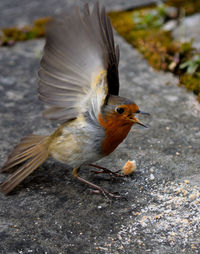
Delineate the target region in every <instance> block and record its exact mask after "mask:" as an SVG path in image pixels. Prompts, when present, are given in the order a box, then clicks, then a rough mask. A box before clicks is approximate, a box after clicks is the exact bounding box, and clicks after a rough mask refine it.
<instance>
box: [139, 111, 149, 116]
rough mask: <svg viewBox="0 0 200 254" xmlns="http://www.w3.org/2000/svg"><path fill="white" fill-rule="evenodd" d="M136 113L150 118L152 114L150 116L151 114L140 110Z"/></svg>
mask: <svg viewBox="0 0 200 254" xmlns="http://www.w3.org/2000/svg"><path fill="white" fill-rule="evenodd" d="M136 113H137V114H142V115H147V116H150V114H149V113H147V112H144V111H141V110H138V111H137V112H136Z"/></svg>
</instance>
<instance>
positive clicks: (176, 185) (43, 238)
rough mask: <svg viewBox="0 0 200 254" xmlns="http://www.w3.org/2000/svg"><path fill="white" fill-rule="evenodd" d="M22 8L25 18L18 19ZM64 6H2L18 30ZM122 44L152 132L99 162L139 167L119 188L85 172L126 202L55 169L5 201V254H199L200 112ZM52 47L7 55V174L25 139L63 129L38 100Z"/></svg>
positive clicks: (38, 174) (3, 120) (127, 84)
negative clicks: (39, 76) (42, 58)
mask: <svg viewBox="0 0 200 254" xmlns="http://www.w3.org/2000/svg"><path fill="white" fill-rule="evenodd" d="M68 2H69V3H71V2H73V1H71V2H70V1H68ZM107 2H108V3H109V1H107ZM122 2H123V1H121V3H122ZM129 2H130V3H132V1H129ZM15 3H16V1H15ZM20 3H24V10H25V12H24V15H22V13H21V17H20V16H18V17H17V15H18V14H17V13H19V9H20V8H21V9H22V6H21V5H20ZM47 3H51V4H52V5H50V4H47ZM62 3H63V4H64V3H65V1H63V2H62V1H54V2H53V1H48V2H47V1H34V2H32V5H34V6H36V7H35V9H34V7H33V6H32V8H31V7H30V6H29V8H28V9H27V6H28V2H27V1H20V2H19V6H17V5H16V6H15V7H14V4H13V1H11V0H10V1H4V2H1V3H0V7H1V10H5V11H6V12H7V15H6V14H5V13H4V11H3V12H2V13H3V15H4V21H3V22H5V23H4V24H6V26H8V25H10V24H11V23H12V22H13V21H12V20H11V17H10V15H8V14H9V10H10V14H13V20H14V21H17V22H19V23H23V22H24V21H26V18H27V20H29V18H34V17H39V16H40V14H42V15H46V13H47V14H49V13H50V14H51V12H52V10H53V9H54V6H58V7H56V8H61V7H62ZM112 3H115V2H114V1H112ZM117 3H120V1H118V2H117ZM8 4H10V7H9V5H8ZM29 4H30V2H29ZM108 5H109V4H108ZM119 5H120V4H119ZM60 6H61V7H60ZM120 6H123V5H120ZM109 7H110V8H111V7H112V6H109ZM17 8H19V9H17ZM113 8H114V7H113ZM15 9H16V13H15V14H16V17H15V16H14V10H15ZM27 10H29V14H27V12H26V11H27ZM35 10H37V11H38V12H35ZM38 13H40V14H38ZM24 17H25V18H24ZM6 19H7V22H8V23H6ZM1 22H2V21H1ZM2 24H3V23H2ZM116 40H117V42H118V43H119V44H120V48H121V61H120V81H121V95H122V96H127V97H129V98H131V99H134V100H135V101H136V102H137V103H138V105H139V106H140V108H141V109H142V110H145V111H148V112H150V113H151V118H143V119H141V120H143V121H144V122H145V123H147V124H149V125H150V127H149V128H148V129H143V128H134V129H133V130H132V131H131V132H130V134H129V136H128V138H127V139H126V141H125V142H124V143H123V144H121V145H120V146H119V148H118V149H117V150H116V151H115V152H114V153H113V154H112V155H111V156H109V157H107V158H105V159H103V160H102V161H101V162H99V164H101V165H102V166H106V167H107V168H110V169H113V170H115V169H116V170H117V169H120V168H122V166H123V164H124V163H125V162H126V161H127V160H128V159H135V160H136V162H137V169H136V172H135V173H134V174H133V175H131V176H130V177H127V178H125V179H119V180H116V181H110V180H108V178H107V177H106V176H101V177H97V176H94V175H92V174H91V173H90V170H89V169H88V168H85V170H83V172H81V173H82V175H83V176H84V177H85V178H87V179H89V180H91V181H93V182H95V183H97V184H99V185H101V186H103V187H105V188H106V189H109V190H112V191H118V192H120V193H121V194H122V195H123V196H124V197H126V199H119V200H111V201H110V200H107V199H105V198H104V197H102V196H100V195H95V194H91V193H90V192H89V190H88V187H86V186H84V185H82V184H80V183H79V182H77V181H76V180H74V179H73V178H72V176H71V169H70V168H67V167H66V166H65V165H62V164H60V163H58V162H55V161H53V160H48V161H47V162H45V163H44V164H43V165H42V166H41V167H40V168H39V169H38V170H37V171H35V172H34V173H33V174H32V175H31V176H30V177H28V178H27V179H26V180H25V181H24V182H23V183H22V184H20V186H19V187H17V188H16V190H15V191H14V192H13V194H12V195H10V196H6V197H5V196H3V195H0V239H1V241H0V253H3V254H4V253H6V254H7V253H21V254H24V253H39V254H40V253H48V254H49V253H72V254H77V253H88V254H89V253H108V254H110V253H128V254H129V253H130V254H131V253H136V254H137V253H139V254H143V253H161V254H164V253H165V254H166V253H187V254H188V253H191V254H192V253H199V244H200V241H199V239H200V230H199V216H200V210H199V207H200V205H199V204H200V173H199V170H200V163H199V162H200V159H199V152H200V147H199V145H200V105H199V103H198V102H197V101H196V99H195V97H194V96H193V95H192V94H191V93H188V92H186V91H185V89H183V88H181V87H178V86H177V85H176V84H177V82H178V80H177V78H175V77H173V76H172V75H171V74H167V73H163V72H156V71H154V70H152V68H151V67H149V66H148V65H147V63H146V62H145V61H144V59H143V58H142V57H141V55H140V54H139V53H138V52H137V51H136V50H134V49H133V48H131V47H130V46H129V45H128V44H127V43H126V42H124V40H123V39H121V38H120V37H119V36H116ZM43 43H44V41H43V40H33V41H27V42H24V43H17V44H16V45H15V46H14V47H11V48H0V115H1V116H0V130H1V132H0V133H1V135H0V144H1V145H0V164H1V165H2V164H3V162H4V161H5V160H6V157H7V156H8V154H9V153H10V151H11V150H12V148H13V146H14V145H16V144H17V143H18V142H19V140H20V139H21V138H22V137H24V136H25V135H27V134H30V133H32V132H34V133H38V134H39V133H40V134H46V133H50V132H51V131H52V130H53V129H54V128H55V126H53V125H52V124H51V123H50V122H48V121H45V120H43V119H42V118H41V110H42V109H43V108H44V106H43V105H42V104H41V103H40V102H39V101H38V100H37V87H36V84H37V82H36V73H37V70H38V66H39V58H38V55H39V52H40V51H41V50H42V46H43ZM3 179H4V176H3V175H1V176H0V180H3Z"/></svg>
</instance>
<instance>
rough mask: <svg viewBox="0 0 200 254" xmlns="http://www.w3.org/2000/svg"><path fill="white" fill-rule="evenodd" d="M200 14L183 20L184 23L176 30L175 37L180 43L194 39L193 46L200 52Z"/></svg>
mask: <svg viewBox="0 0 200 254" xmlns="http://www.w3.org/2000/svg"><path fill="white" fill-rule="evenodd" d="M199 24H200V14H199V13H197V14H194V15H191V16H188V17H185V18H183V19H182V22H181V23H180V24H179V25H178V26H177V27H176V29H174V31H173V36H174V38H176V39H177V40H179V41H183V42H185V41H190V40H192V39H193V46H194V47H195V48H196V49H197V50H200V38H199V33H200V26H199Z"/></svg>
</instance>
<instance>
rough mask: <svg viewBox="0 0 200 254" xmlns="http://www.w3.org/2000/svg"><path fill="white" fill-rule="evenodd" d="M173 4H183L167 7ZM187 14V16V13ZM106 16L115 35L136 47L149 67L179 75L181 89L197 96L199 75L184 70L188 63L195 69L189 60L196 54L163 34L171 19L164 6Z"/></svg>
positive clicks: (188, 43)
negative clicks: (166, 24)
mask: <svg viewBox="0 0 200 254" xmlns="http://www.w3.org/2000/svg"><path fill="white" fill-rule="evenodd" d="M172 2H176V3H177V5H176V6H178V4H180V5H181V2H182V1H181V0H177V1H176V0H173V1H168V2H167V3H168V4H171V3H172ZM184 2H187V1H184ZM188 2H190V3H191V2H195V3H196V4H197V5H198V3H197V2H198V1H188ZM188 2H187V3H188ZM199 2H200V1H199ZM184 6H185V5H184ZM182 7H183V6H182ZM196 8H197V7H196ZM187 13H189V10H188V9H187ZM109 16H110V18H111V22H112V24H113V26H114V28H115V29H116V30H117V31H118V33H119V34H120V35H121V36H123V37H124V38H125V39H126V40H127V41H128V42H129V43H130V44H132V45H133V46H134V47H136V48H137V49H138V50H139V51H140V52H141V53H142V54H143V55H144V57H145V58H146V59H147V61H148V62H149V64H150V65H151V66H152V67H154V68H155V69H157V70H164V71H170V72H173V73H174V74H177V75H179V76H180V82H181V85H184V86H185V87H186V88H187V89H189V90H192V91H194V92H195V94H197V95H198V96H200V93H199V83H200V82H199V78H200V77H199V74H197V73H196V72H195V73H193V74H192V75H191V74H190V73H187V70H188V67H187V66H186V65H187V64H188V63H189V64H190V65H192V64H193V66H195V64H197V63H196V62H195V63H194V61H193V60H191V59H193V58H194V56H195V55H199V53H198V52H196V51H195V50H194V48H193V46H192V43H193V42H192V41H190V42H185V43H181V42H178V41H174V40H173V37H172V34H171V32H169V31H164V30H162V25H163V24H164V22H165V21H166V20H169V19H170V17H169V16H168V14H167V11H166V5H161V6H158V7H151V8H145V9H144V10H133V11H128V12H112V13H109ZM191 61H192V63H191ZM181 66H185V67H183V68H182V67H181ZM191 68H192V67H190V69H191ZM198 68H199V67H198V66H197V67H196V66H195V67H193V69H195V71H196V70H199V69H200V68H199V69H198Z"/></svg>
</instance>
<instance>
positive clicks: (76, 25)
mask: <svg viewBox="0 0 200 254" xmlns="http://www.w3.org/2000/svg"><path fill="white" fill-rule="evenodd" d="M119 56H120V54H119V47H118V45H117V46H115V43H114V37H113V30H112V25H111V22H110V20H109V18H108V17H107V16H106V12H105V8H102V9H100V8H99V5H98V3H96V4H95V6H94V9H93V11H92V12H90V10H89V7H88V4H86V5H85V6H84V11H83V14H81V13H80V10H79V9H78V7H76V8H75V9H74V11H73V12H72V13H71V14H70V15H69V16H65V17H62V19H60V18H57V19H56V18H55V19H54V20H52V21H51V22H50V24H49V27H48V28H47V37H46V45H45V47H44V52H43V57H42V59H41V63H40V69H39V72H38V76H39V80H38V93H39V99H40V100H42V101H43V102H45V103H47V104H48V105H50V106H51V107H50V108H49V109H47V110H46V111H44V117H46V118H49V119H53V120H58V121H61V122H62V123H61V125H60V126H59V127H58V128H57V129H56V130H55V131H54V132H53V134H51V135H49V136H39V135H34V134H33V135H30V136H28V137H26V138H24V139H22V140H21V143H20V144H19V145H17V146H16V147H15V149H14V151H13V152H12V154H11V155H10V156H9V157H8V160H7V162H6V163H5V165H4V166H3V167H2V169H1V172H4V171H9V170H12V171H13V170H15V171H14V172H12V174H11V175H10V176H9V177H8V178H7V179H6V180H5V181H4V182H3V183H1V185H0V191H1V192H3V193H4V194H8V193H9V192H10V191H12V190H13V189H14V188H15V187H16V186H17V185H18V184H19V183H20V182H21V181H23V180H24V179H25V178H26V177H27V176H28V175H29V174H31V173H32V172H33V171H34V170H35V169H36V168H38V167H39V166H40V165H41V164H42V163H43V162H44V161H46V159H47V158H48V157H53V158H54V159H56V160H58V161H60V162H62V163H65V164H67V165H69V166H71V167H72V168H73V172H72V174H73V176H74V177H75V178H77V179H78V180H80V181H82V182H84V183H86V184H89V185H90V186H91V187H93V188H94V189H96V191H97V192H100V193H103V194H104V195H110V196H114V194H113V193H109V192H108V191H106V190H105V189H103V188H101V187H99V186H97V185H95V184H93V183H91V182H89V181H87V180H85V179H83V178H82V177H80V175H79V170H80V168H81V167H82V166H83V165H89V164H91V163H93V162H95V161H97V160H99V159H101V158H103V157H104V156H107V155H109V154H110V153H112V152H113V151H114V150H115V148H116V147H117V146H118V145H119V144H120V143H121V142H122V141H123V140H124V139H125V138H126V136H127V134H128V133H129V131H130V129H131V127H132V126H133V125H134V124H140V125H142V126H144V125H143V124H142V123H141V122H140V121H139V120H138V119H137V118H136V114H138V113H144V112H141V111H140V110H139V107H138V106H137V105H136V104H135V103H134V102H133V101H132V100H129V99H127V98H123V97H120V96H119V95H118V94H119V77H118V64H119ZM15 167H17V169H15ZM97 167H98V166H97ZM98 168H101V167H98ZM102 169H103V170H104V172H108V173H109V174H110V173H113V174H116V173H115V172H112V171H109V170H106V169H104V168H102Z"/></svg>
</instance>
